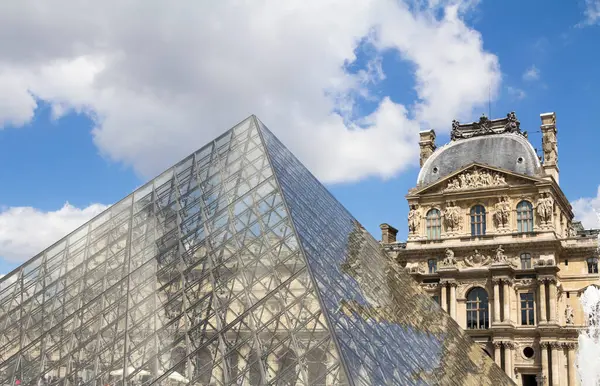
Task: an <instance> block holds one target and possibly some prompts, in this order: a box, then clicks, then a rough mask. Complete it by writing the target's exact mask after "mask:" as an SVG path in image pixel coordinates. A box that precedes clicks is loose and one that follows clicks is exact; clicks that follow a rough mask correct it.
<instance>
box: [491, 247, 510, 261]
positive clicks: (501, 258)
mask: <svg viewBox="0 0 600 386" xmlns="http://www.w3.org/2000/svg"><path fill="white" fill-rule="evenodd" d="M506 262H507V261H506V255H505V254H504V249H502V245H498V248H496V254H495V256H494V263H496V264H504V263H506Z"/></svg>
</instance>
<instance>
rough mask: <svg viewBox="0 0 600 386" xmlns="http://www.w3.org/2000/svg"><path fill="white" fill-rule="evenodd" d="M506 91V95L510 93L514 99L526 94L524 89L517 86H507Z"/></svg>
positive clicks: (523, 96) (521, 97)
mask: <svg viewBox="0 0 600 386" xmlns="http://www.w3.org/2000/svg"><path fill="white" fill-rule="evenodd" d="M506 91H508V95H510V96H511V98H514V99H519V100H520V99H523V98H525V97H526V96H527V94H526V93H525V91H524V90H522V89H520V88H517V87H512V86H508V87H507V88H506Z"/></svg>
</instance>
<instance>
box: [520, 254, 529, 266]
mask: <svg viewBox="0 0 600 386" xmlns="http://www.w3.org/2000/svg"><path fill="white" fill-rule="evenodd" d="M530 268H531V254H529V253H521V269H530Z"/></svg>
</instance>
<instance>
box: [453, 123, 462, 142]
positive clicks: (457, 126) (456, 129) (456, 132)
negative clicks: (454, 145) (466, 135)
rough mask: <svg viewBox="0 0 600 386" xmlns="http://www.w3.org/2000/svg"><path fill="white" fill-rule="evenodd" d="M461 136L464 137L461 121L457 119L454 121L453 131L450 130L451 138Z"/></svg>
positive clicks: (454, 138)
mask: <svg viewBox="0 0 600 386" xmlns="http://www.w3.org/2000/svg"><path fill="white" fill-rule="evenodd" d="M459 138H463V135H462V133H461V132H460V123H459V122H458V121H457V120H456V119H455V120H453V121H452V131H450V140H451V141H454V140H456V139H459Z"/></svg>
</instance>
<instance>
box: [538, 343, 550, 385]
mask: <svg viewBox="0 0 600 386" xmlns="http://www.w3.org/2000/svg"><path fill="white" fill-rule="evenodd" d="M548 347H549V343H548V342H540V350H541V351H542V358H541V362H542V363H541V364H542V376H543V377H544V379H546V382H547V381H548V379H549V378H550V373H549V372H548Z"/></svg>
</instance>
